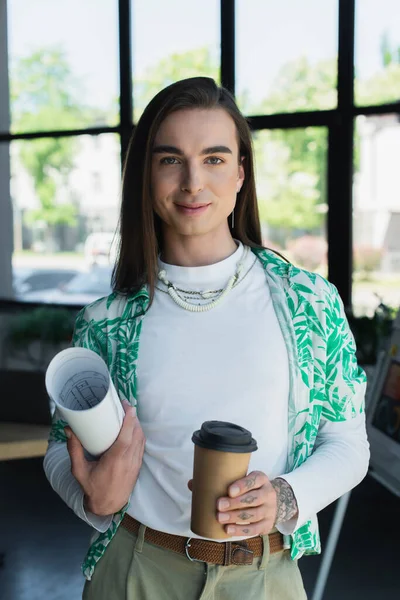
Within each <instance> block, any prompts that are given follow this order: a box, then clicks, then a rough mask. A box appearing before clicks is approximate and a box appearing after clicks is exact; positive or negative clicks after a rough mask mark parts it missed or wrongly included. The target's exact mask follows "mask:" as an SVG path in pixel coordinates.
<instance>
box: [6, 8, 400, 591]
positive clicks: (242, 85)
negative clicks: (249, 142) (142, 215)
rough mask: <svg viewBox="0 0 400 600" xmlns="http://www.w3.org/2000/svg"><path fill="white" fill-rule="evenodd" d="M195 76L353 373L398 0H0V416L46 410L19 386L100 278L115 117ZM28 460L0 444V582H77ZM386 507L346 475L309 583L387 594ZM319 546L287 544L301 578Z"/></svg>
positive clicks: (399, 78)
mask: <svg viewBox="0 0 400 600" xmlns="http://www.w3.org/2000/svg"><path fill="white" fill-rule="evenodd" d="M196 75H204V76H209V77H213V78H214V79H215V80H216V81H217V82H219V83H221V84H222V85H224V86H225V87H227V88H228V89H230V90H231V91H232V92H233V93H234V94H235V97H236V99H237V102H238V105H239V107H240V109H241V110H242V112H243V113H244V114H245V115H246V117H247V118H248V120H249V124H250V126H251V129H252V132H253V141H254V149H255V157H256V177H257V191H258V198H259V208H260V215H261V220H262V231H263V239H264V244H265V245H267V246H269V247H271V248H275V249H277V250H278V251H280V252H282V253H283V254H284V255H285V256H286V257H287V258H288V259H289V260H290V261H292V262H293V263H294V264H296V265H299V266H301V267H304V268H306V269H308V270H311V271H315V272H317V273H320V274H322V275H323V276H325V277H328V278H329V280H330V281H332V283H334V284H335V285H336V286H337V288H338V290H339V292H340V294H341V297H342V299H343V302H344V304H345V306H346V308H347V310H348V313H349V318H352V319H353V321H352V322H354V327H355V328H358V329H357V331H358V332H360V338H359V339H360V352H361V354H360V356H361V359H362V362H364V363H365V365H366V366H367V367H369V368H371V373H372V372H373V367H374V366H375V365H376V361H377V356H378V351H379V348H380V344H382V343H383V341H382V339H381V338H382V337H384V335H385V331H383V328H382V327H383V326H382V323H383V324H384V325H385V324H386V323H387V322H389V321H391V319H392V318H393V316H394V315H395V312H396V311H397V309H398V307H399V305H400V168H399V165H400V3H399V0H281V1H280V2H276V1H274V0H236V1H235V0H202V1H201V2H200V1H197V0H193V1H191V0H190V1H188V0H169V1H168V2H162V1H161V0H119V1H117V0H84V1H82V0H79V1H78V0H68V1H65V0H57V1H54V0H0V372H1V373H2V376H3V378H4V377H7V373H8V374H10V373H12V374H13V375H14V378H10V377H9V378H8V379H7V381H8V386H9V387H8V388H7V389H6V388H5V387H4V385H3V386H1V391H0V394H1V396H0V425H1V422H7V423H9V422H15V423H21V424H24V423H27V424H30V425H34V426H36V425H37V426H42V425H44V426H46V425H47V423H46V416H45V415H44V416H43V422H40V418H39V417H35V402H34V400H33V399H32V395H30V394H31V392H32V389H33V388H32V387H31V386H32V385H36V386H37V390H36V388H35V392H32V394H33V398H34V399H36V398H37V402H38V403H39V402H40V401H42V399H43V395H44V393H43V389H42V387H41V380H42V379H43V373H44V370H45V368H46V366H47V364H48V362H49V360H50V358H51V356H52V355H54V354H55V352H56V351H57V349H59V348H62V347H65V346H67V345H68V343H69V339H70V330H71V323H73V319H74V316H75V315H76V312H77V310H78V309H79V308H80V307H82V306H83V305H85V304H87V303H89V302H91V301H92V300H95V299H96V298H98V297H101V296H104V295H106V294H108V293H109V290H110V275H111V270H112V265H113V258H114V257H115V248H116V244H117V242H118V240H117V236H116V229H117V225H118V211H119V202H120V182H121V167H122V163H123V159H124V156H125V153H126V150H127V145H128V141H129V138H130V135H131V133H132V130H133V129H134V127H135V124H136V123H137V121H138V119H139V118H140V115H141V113H142V111H143V109H144V107H145V106H146V104H147V103H148V101H149V100H150V99H151V98H152V97H153V96H154V95H155V94H156V93H157V92H158V91H159V90H161V89H162V88H163V87H165V86H166V85H168V84H170V83H172V82H174V81H177V80H179V79H183V78H185V77H191V76H196ZM378 325H379V326H378ZM363 327H365V329H364V330H363V329H362V328H363ZM386 333H387V332H386ZM380 336H381V337H380ZM371 337H372V338H373V343H372V342H371ZM15 373H18V374H19V373H24V374H26V373H28V376H27V377H31V379H30V380H29V379H26V380H24V378H23V377H22V375H21V376H20V377H19V376H18V375H17V376H15ZM3 381H5V379H3ZM24 386H25V387H24ZM46 402H47V399H46ZM43 411H44V412H46V408H43V406H42V405H41V407H40V409H39V408H38V409H37V413H38V414H41V413H42V412H43ZM27 415H28V416H27ZM399 439H400V437H399ZM0 448H1V439H0ZM0 456H1V454H0ZM41 465H42V458H41V457H40V456H35V455H30V456H29V455H28V456H25V457H24V458H22V457H21V458H19V459H17V458H14V460H3V461H1V462H0V509H1V511H0V553H2V556H3V566H2V567H0V598H1V599H3V598H4V600H28V599H29V600H36V599H39V598H40V600H47V599H49V600H64V599H67V598H68V599H69V600H72V599H74V598H79V597H80V595H79V594H80V590H81V588H82V586H83V578H82V576H81V574H80V566H79V565H80V561H81V559H82V557H83V555H84V552H85V549H86V545H87V540H88V535H89V530H88V528H87V526H86V525H85V524H83V523H80V522H77V519H76V518H75V517H74V515H72V514H70V513H69V510H68V509H67V508H66V507H65V506H64V505H63V504H62V502H61V501H60V500H59V499H58V498H57V497H56V496H55V494H54V493H53V492H52V490H51V489H50V487H49V485H48V483H47V481H46V480H45V477H44V474H43V472H42V466H41ZM399 509H400V504H399V500H398V497H397V496H396V494H394V493H393V492H392V491H390V490H389V489H387V487H385V486H384V485H382V484H380V483H378V482H377V481H376V480H374V479H372V478H371V477H369V476H367V478H366V480H365V481H364V482H363V483H362V484H361V485H360V486H359V488H357V489H356V490H355V491H354V493H353V495H352V497H351V499H350V502H349V507H348V509H347V513H346V517H345V521H344V524H343V528H342V532H341V535H340V538H339V543H338V546H337V549H336V552H335V557H334V560H333V563H332V568H331V572H330V575H329V578H328V582H327V586H326V590H325V593H324V598H327V599H335V600H336V599H338V598H340V599H343V600H346V599H347V598H348V599H350V598H352V599H353V598H358V597H360V598H361V597H363V598H369V597H371V598H372V597H375V595H376V594H377V593H387V594H389V593H393V594H394V593H396V590H397V587H398V586H397V587H396V571H395V566H394V564H393V563H392V564H391V561H390V558H388V557H390V550H391V549H392V551H393V552H394V548H395V541H396V538H397V536H398V535H399V533H400V525H399V521H400V519H399V518H398V515H399V514H400V511H399ZM333 511H334V506H331V507H328V508H327V509H325V511H323V512H322V514H321V528H322V533H323V536H325V539H326V538H327V537H328V534H329V529H330V526H331V523H332V517H333V514H334V513H333ZM323 541H324V537H323ZM320 560H321V559H320V557H312V558H304V559H302V560H301V564H300V568H301V570H302V572H303V576H304V580H305V585H306V589H307V591H308V593H309V595H310V597H311V595H312V592H313V589H314V586H315V582H316V578H317V574H318V569H319V566H320Z"/></svg>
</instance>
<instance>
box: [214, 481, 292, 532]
mask: <svg viewBox="0 0 400 600" xmlns="http://www.w3.org/2000/svg"><path fill="white" fill-rule="evenodd" d="M228 493H229V497H225V498H219V499H218V501H217V518H218V521H219V522H220V523H222V524H223V525H225V530H226V532H227V533H228V534H229V535H232V536H236V535H247V536H249V537H250V536H254V535H265V534H268V533H269V532H270V531H271V529H273V527H274V526H275V525H276V524H277V523H283V522H285V521H288V520H289V519H292V518H293V517H295V516H296V515H297V502H296V498H295V496H294V493H293V490H292V488H291V487H290V485H289V484H288V483H287V481H285V480H284V479H279V478H277V479H274V480H272V481H270V480H269V479H268V477H267V476H266V475H265V473H262V472H261V471H253V472H252V473H249V475H247V477H244V478H243V479H240V480H239V481H236V482H234V483H233V484H232V485H231V486H230V488H229V490H228Z"/></svg>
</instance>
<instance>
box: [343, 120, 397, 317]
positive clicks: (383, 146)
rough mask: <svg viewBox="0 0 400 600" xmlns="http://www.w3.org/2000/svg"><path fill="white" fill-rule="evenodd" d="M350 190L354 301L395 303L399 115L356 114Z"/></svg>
mask: <svg viewBox="0 0 400 600" xmlns="http://www.w3.org/2000/svg"><path fill="white" fill-rule="evenodd" d="M356 132H357V134H356V139H357V146H358V152H357V154H356V164H355V169H354V171H355V173H354V190H353V243H354V252H353V257H354V275H353V306H354V310H355V312H356V313H357V314H359V315H360V314H368V315H369V316H372V314H373V313H374V310H375V309H376V307H377V306H378V304H379V303H380V302H381V301H382V302H383V303H385V304H388V305H389V306H391V307H394V308H397V307H399V306H400V194H399V189H400V172H399V168H398V158H399V156H400V116H399V115H398V114H397V115H393V114H388V115H378V116H376V115H373V116H360V117H358V118H357V121H356Z"/></svg>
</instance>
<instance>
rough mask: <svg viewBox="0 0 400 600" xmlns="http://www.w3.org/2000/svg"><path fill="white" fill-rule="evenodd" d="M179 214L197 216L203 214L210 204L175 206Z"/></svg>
mask: <svg viewBox="0 0 400 600" xmlns="http://www.w3.org/2000/svg"><path fill="white" fill-rule="evenodd" d="M175 206H176V208H177V209H178V211H179V212H180V213H183V214H184V215H188V216H189V215H192V216H197V215H201V214H203V213H204V212H205V211H206V210H207V208H208V207H209V206H210V204H175Z"/></svg>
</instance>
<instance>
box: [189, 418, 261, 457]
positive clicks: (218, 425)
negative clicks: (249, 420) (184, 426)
mask: <svg viewBox="0 0 400 600" xmlns="http://www.w3.org/2000/svg"><path fill="white" fill-rule="evenodd" d="M192 442H194V443H195V444H196V446H200V447H201V448H207V449H208V450H220V451H221V452H237V453H242V454H244V453H246V452H254V451H255V450H257V442H256V440H255V439H253V438H252V436H251V433H250V431H248V430H247V429H245V428H244V427H240V425H235V424H234V423H226V422H225V421H206V422H205V423H203V425H202V426H201V429H199V430H198V431H195V432H194V434H193V436H192Z"/></svg>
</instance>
